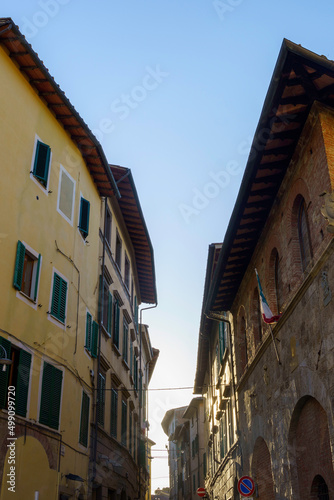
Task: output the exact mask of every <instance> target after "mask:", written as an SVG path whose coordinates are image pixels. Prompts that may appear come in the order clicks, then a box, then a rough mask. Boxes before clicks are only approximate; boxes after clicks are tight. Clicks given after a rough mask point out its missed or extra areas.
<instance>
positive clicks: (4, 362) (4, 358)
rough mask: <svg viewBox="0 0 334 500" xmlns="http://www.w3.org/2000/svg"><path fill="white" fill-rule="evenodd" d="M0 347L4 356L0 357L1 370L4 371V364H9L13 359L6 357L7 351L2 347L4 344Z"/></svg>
mask: <svg viewBox="0 0 334 500" xmlns="http://www.w3.org/2000/svg"><path fill="white" fill-rule="evenodd" d="M0 347H1V349H2V350H3V352H4V354H5V357H2V358H0V365H3V367H2V371H3V372H5V371H6V365H11V364H12V362H13V361H12V360H11V359H9V358H7V351H6V349H5V348H4V346H3V345H0Z"/></svg>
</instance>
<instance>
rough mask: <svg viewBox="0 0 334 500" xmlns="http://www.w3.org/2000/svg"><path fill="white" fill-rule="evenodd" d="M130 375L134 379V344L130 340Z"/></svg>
mask: <svg viewBox="0 0 334 500" xmlns="http://www.w3.org/2000/svg"><path fill="white" fill-rule="evenodd" d="M130 375H131V377H133V343H132V339H130Z"/></svg>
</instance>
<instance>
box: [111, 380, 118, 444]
mask: <svg viewBox="0 0 334 500" xmlns="http://www.w3.org/2000/svg"><path fill="white" fill-rule="evenodd" d="M117 425H118V391H117V390H116V389H115V388H114V387H112V388H111V401H110V435H111V436H112V437H114V438H115V439H117Z"/></svg>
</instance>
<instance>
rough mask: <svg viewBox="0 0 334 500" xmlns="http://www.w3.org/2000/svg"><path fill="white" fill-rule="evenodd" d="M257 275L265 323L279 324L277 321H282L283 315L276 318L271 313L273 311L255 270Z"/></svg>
mask: <svg viewBox="0 0 334 500" xmlns="http://www.w3.org/2000/svg"><path fill="white" fill-rule="evenodd" d="M255 274H256V278H257V283H258V286H259V295H260V304H261V312H262V318H263V321H264V322H265V323H268V324H271V323H277V321H278V320H279V319H280V317H281V315H280V314H278V315H277V316H274V315H273V313H272V312H271V309H270V307H269V305H268V302H267V300H266V298H265V296H264V293H263V290H262V286H261V282H260V278H259V275H258V273H257V270H256V269H255Z"/></svg>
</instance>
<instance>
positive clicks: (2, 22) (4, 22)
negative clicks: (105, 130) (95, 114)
mask: <svg viewBox="0 0 334 500" xmlns="http://www.w3.org/2000/svg"><path fill="white" fill-rule="evenodd" d="M0 26H7V27H6V28H5V29H3V30H1V31H0V37H1V36H2V35H3V34H4V33H5V32H7V31H11V30H12V31H13V32H14V33H15V34H16V36H17V37H18V39H19V41H20V43H21V44H22V45H23V46H24V48H25V49H26V51H27V53H28V54H29V55H30V57H31V58H32V59H33V61H34V63H35V64H36V67H37V68H38V69H39V70H40V71H41V72H42V73H43V75H44V76H45V78H46V80H47V81H48V82H49V83H50V85H51V86H52V87H53V88H54V89H55V91H56V93H57V94H58V95H59V96H60V97H61V99H62V100H63V101H64V104H65V106H66V107H67V108H68V109H69V111H70V112H71V113H72V115H73V116H74V117H75V119H76V120H77V121H78V122H79V124H80V126H81V127H82V129H83V130H84V131H85V133H86V134H87V138H88V139H89V140H91V141H92V143H93V144H94V146H95V148H96V150H97V152H98V154H99V156H100V158H101V161H102V163H103V167H104V170H105V173H106V175H107V177H108V180H109V182H110V184H111V186H112V189H113V191H114V194H115V196H116V197H117V198H120V193H119V190H118V187H117V185H116V182H115V179H114V177H113V175H112V172H111V170H110V167H109V163H108V161H107V158H106V157H105V154H104V152H103V149H102V146H101V144H100V143H99V141H98V140H97V139H96V137H95V136H94V134H93V133H92V132H91V130H90V129H89V127H88V125H87V124H86V123H85V121H84V120H83V119H82V118H81V116H80V115H79V113H78V112H77V111H76V109H75V108H74V106H73V105H72V104H71V102H70V101H69V99H68V98H67V97H66V95H65V93H64V91H63V90H62V89H61V88H60V87H59V85H58V84H57V83H56V81H55V79H54V78H53V77H52V76H51V74H50V73H49V71H48V69H47V68H46V67H45V66H44V64H43V62H42V61H41V59H40V58H39V56H38V54H37V53H36V52H35V51H34V50H33V48H32V46H31V45H30V44H29V43H28V41H27V40H26V38H25V36H24V35H23V34H22V33H21V32H20V30H19V28H18V26H17V25H16V24H15V23H14V22H13V20H12V19H11V18H0ZM0 40H1V39H0ZM4 40H5V39H4ZM36 91H37V92H38V90H37V89H36ZM72 140H73V142H75V143H76V144H77V146H78V148H79V150H80V144H78V142H77V141H75V140H74V139H73V137H72ZM88 168H89V167H88Z"/></svg>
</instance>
